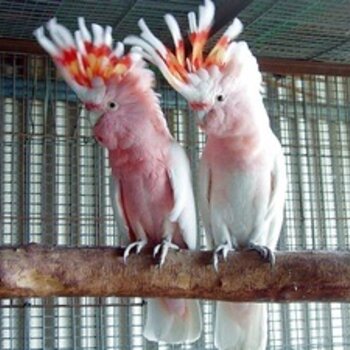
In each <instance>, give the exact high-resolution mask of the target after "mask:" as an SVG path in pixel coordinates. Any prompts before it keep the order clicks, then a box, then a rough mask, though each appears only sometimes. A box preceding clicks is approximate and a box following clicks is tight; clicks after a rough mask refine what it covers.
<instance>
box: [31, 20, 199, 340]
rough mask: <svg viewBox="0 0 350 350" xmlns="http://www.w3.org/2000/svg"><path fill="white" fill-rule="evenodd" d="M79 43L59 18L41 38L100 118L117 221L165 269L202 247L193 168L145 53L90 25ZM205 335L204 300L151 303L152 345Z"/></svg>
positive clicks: (148, 329) (97, 131)
mask: <svg viewBox="0 0 350 350" xmlns="http://www.w3.org/2000/svg"><path fill="white" fill-rule="evenodd" d="M78 23H79V30H77V31H76V32H75V34H74V36H73V35H72V34H71V33H70V32H69V30H68V29H67V28H65V27H64V26H63V25H61V24H59V23H57V21H56V19H52V20H50V21H49V22H48V24H47V29H48V31H49V34H50V37H51V38H49V37H47V36H45V33H44V28H43V27H41V28H39V29H37V30H36V31H35V36H36V38H37V40H38V41H39V43H40V44H41V46H42V47H43V48H44V49H45V50H46V51H47V52H48V53H49V54H50V55H51V56H52V58H53V60H54V62H55V64H56V66H57V68H58V69H59V71H60V72H61V74H62V75H63V77H64V78H65V80H66V82H67V83H68V85H69V86H70V87H71V88H72V89H73V90H74V91H75V92H76V94H77V95H78V97H79V99H80V100H81V101H82V102H83V103H84V105H85V107H86V108H87V109H88V110H89V111H90V116H93V119H94V126H93V134H94V136H95V138H96V139H97V140H98V142H99V143H100V144H101V145H102V146H103V147H105V148H107V150H108V155H109V164H110V167H111V170H112V181H113V184H114V190H113V193H112V197H113V202H114V204H115V209H116V212H117V217H118V218H119V219H120V220H122V222H123V226H124V227H125V228H126V231H127V234H128V239H129V242H130V243H129V245H128V246H127V248H126V249H125V253H124V260H125V262H126V259H127V257H128V255H129V253H130V251H131V250H132V249H135V250H136V252H137V253H139V252H140V251H141V249H142V248H143V247H145V246H150V247H153V248H154V255H157V254H158V253H159V255H160V265H162V264H163V263H164V259H165V256H166V254H167V251H168V249H169V248H171V247H180V248H186V249H187V248H188V249H195V248H196V235H197V229H196V214H195V206H194V198H193V192H192V185H191V179H190V170H189V164H188V160H187V157H186V154H185V152H184V150H183V149H182V148H181V147H180V146H179V145H178V144H177V143H176V142H175V141H174V139H173V138H172V136H171V135H170V133H169V130H168V128H167V125H166V122H165V119H164V116H163V113H162V111H161V108H160V104H159V100H158V96H157V94H156V93H155V92H154V90H153V84H154V75H153V73H152V71H150V70H149V69H147V68H146V67H145V63H144V61H143V60H142V57H141V56H140V54H138V53H137V52H130V53H128V54H124V46H123V44H122V43H117V44H116V46H115V48H113V47H112V41H113V40H112V36H111V32H112V28H111V27H109V26H107V27H106V28H103V27H101V26H99V25H97V24H92V34H91V32H90V31H89V30H88V29H87V27H86V25H85V21H84V19H83V18H79V20H78ZM200 333H201V313H200V307H199V303H198V301H195V300H184V299H150V300H149V301H148V305H147V319H146V324H145V329H144V335H145V337H146V338H147V339H148V340H151V341H164V342H167V343H173V344H176V343H182V342H193V341H195V340H197V339H198V338H199V336H200Z"/></svg>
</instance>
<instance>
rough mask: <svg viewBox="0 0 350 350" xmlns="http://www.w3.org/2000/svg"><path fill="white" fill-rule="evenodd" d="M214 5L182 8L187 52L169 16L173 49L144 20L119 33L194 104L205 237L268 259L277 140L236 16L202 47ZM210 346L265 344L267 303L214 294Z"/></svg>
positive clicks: (275, 216)
mask: <svg viewBox="0 0 350 350" xmlns="http://www.w3.org/2000/svg"><path fill="white" fill-rule="evenodd" d="M214 14H215V7H214V4H213V2H212V1H210V0H205V1H204V5H202V6H200V7H199V17H198V22H197V20H196V15H195V13H194V12H190V13H189V14H188V19H189V27H190V28H189V29H190V30H189V32H190V34H189V41H190V43H191V44H192V54H191V55H189V57H186V54H185V50H184V41H183V39H182V35H181V31H180V28H179V25H178V23H177V22H176V20H175V18H174V17H173V16H172V15H170V14H167V15H166V16H165V21H166V23H167V25H168V27H169V30H170V32H171V35H172V37H173V40H174V44H175V52H172V51H171V50H169V49H168V48H166V47H165V46H164V45H163V43H162V42H161V41H160V40H159V39H158V38H156V37H155V36H154V34H153V33H152V32H151V31H150V29H149V28H148V26H147V25H146V23H145V21H144V20H143V19H141V20H140V21H139V27H140V29H141V35H140V37H138V36H129V37H127V38H126V40H125V41H124V42H125V43H127V44H129V45H134V46H138V47H141V48H142V50H143V55H144V57H145V58H146V59H148V60H149V61H151V62H152V63H154V64H155V65H156V66H158V68H159V69H160V71H161V72H162V74H163V75H164V77H165V78H166V79H167V80H168V82H169V84H170V85H171V86H172V87H173V88H174V89H175V90H177V91H178V92H179V93H180V94H182V95H183V96H184V97H185V98H186V99H187V101H188V102H189V105H190V107H191V108H192V109H193V110H194V113H195V115H196V118H197V123H198V125H199V127H200V128H201V129H202V130H203V131H204V132H205V133H206V135H207V142H206V144H205V147H204V150H203V154H202V157H201V161H200V174H199V192H200V201H199V205H200V209H201V214H202V219H203V222H204V226H205V230H206V233H207V236H208V241H209V243H210V244H211V246H213V245H214V246H215V252H214V266H215V268H216V269H218V262H219V259H218V258H219V255H220V254H222V256H223V258H224V259H226V257H227V254H228V252H229V251H231V250H235V249H248V250H256V251H257V252H258V253H259V254H260V255H262V257H263V258H264V259H265V260H268V261H270V262H271V263H273V262H274V254H273V250H274V249H275V247H276V245H277V241H278V237H279V234H280V230H281V225H282V221H283V207H284V196H285V190H286V171H285V163H284V156H283V152H282V148H281V145H280V142H279V141H278V139H277V138H276V136H275V135H274V134H273V132H272V130H271V128H270V124H269V118H268V115H267V112H266V110H265V108H264V104H263V100H262V96H261V84H262V78H261V74H260V72H259V69H258V65H257V61H256V59H255V57H254V56H253V55H252V53H251V51H250V49H249V48H248V45H247V44H246V43H245V42H234V41H233V39H235V38H236V37H237V36H238V35H239V34H240V32H241V31H242V28H243V26H242V24H241V22H240V21H239V20H238V19H235V20H234V21H233V22H232V24H231V25H230V26H228V28H227V29H226V31H225V32H224V33H223V35H222V37H221V38H220V39H219V41H218V42H217V43H216V45H215V46H214V47H213V48H212V50H211V51H210V52H209V53H208V55H206V57H205V55H204V53H203V48H204V46H205V44H206V42H207V39H208V37H209V34H210V29H211V27H212V24H213V20H214ZM214 342H215V346H216V347H217V348H219V349H222V350H263V349H265V348H266V344H267V305H266V304H257V303H227V302H217V306H216V321H215V337H214Z"/></svg>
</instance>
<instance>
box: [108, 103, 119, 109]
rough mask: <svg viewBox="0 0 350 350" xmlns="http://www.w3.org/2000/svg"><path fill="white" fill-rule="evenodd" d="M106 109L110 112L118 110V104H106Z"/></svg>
mask: <svg viewBox="0 0 350 350" xmlns="http://www.w3.org/2000/svg"><path fill="white" fill-rule="evenodd" d="M108 108H109V109H111V110H115V109H117V108H118V103H116V102H114V101H111V102H108Z"/></svg>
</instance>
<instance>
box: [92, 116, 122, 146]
mask: <svg viewBox="0 0 350 350" xmlns="http://www.w3.org/2000/svg"><path fill="white" fill-rule="evenodd" d="M93 135H94V137H95V139H96V141H97V142H98V143H99V144H100V145H101V146H102V147H105V148H107V149H108V150H114V149H116V148H117V147H118V143H117V138H116V136H115V133H114V132H113V125H111V123H110V120H109V119H108V117H107V116H101V118H100V119H99V121H98V122H97V123H96V125H95V126H94V128H93Z"/></svg>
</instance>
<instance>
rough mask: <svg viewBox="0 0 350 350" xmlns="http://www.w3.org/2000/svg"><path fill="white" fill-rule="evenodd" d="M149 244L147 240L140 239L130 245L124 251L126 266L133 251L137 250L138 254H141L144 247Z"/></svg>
mask: <svg viewBox="0 0 350 350" xmlns="http://www.w3.org/2000/svg"><path fill="white" fill-rule="evenodd" d="M146 244H147V240H146V239H140V240H138V241H136V242H133V243H130V244H129V245H128V246H127V247H126V248H125V250H124V255H123V258H124V264H126V260H127V258H128V256H129V255H130V252H131V250H132V249H134V248H135V251H136V254H139V253H140V252H141V250H142V248H144V246H145V245H146Z"/></svg>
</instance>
